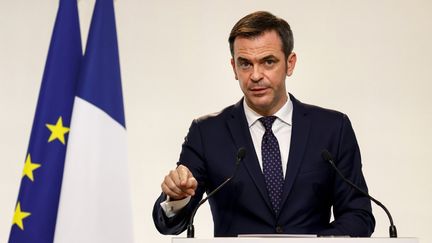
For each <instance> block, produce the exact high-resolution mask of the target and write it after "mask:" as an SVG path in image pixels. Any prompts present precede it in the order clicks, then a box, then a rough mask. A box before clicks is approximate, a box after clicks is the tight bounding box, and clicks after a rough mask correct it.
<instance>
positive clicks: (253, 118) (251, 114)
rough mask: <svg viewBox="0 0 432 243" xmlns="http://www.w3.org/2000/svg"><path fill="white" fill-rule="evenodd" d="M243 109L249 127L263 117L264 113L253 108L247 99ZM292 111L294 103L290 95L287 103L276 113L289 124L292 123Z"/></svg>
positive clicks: (244, 101)
mask: <svg viewBox="0 0 432 243" xmlns="http://www.w3.org/2000/svg"><path fill="white" fill-rule="evenodd" d="M243 109H244V112H245V115H246V120H247V122H248V126H249V128H250V127H251V126H253V125H254V124H255V123H256V122H257V121H258V119H259V118H261V117H263V116H262V115H260V114H258V113H257V112H256V111H254V110H252V108H250V107H249V106H248V104H247V103H246V99H243ZM292 111H293V104H292V101H291V99H290V97H289V95H288V99H287V101H286V102H285V104H284V105H283V106H282V107H281V108H280V109H279V110H278V111H277V112H276V113H275V114H274V116H276V117H277V118H278V119H279V120H281V121H282V122H283V123H286V124H287V125H289V126H291V125H292Z"/></svg>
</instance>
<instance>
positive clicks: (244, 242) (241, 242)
mask: <svg viewBox="0 0 432 243" xmlns="http://www.w3.org/2000/svg"><path fill="white" fill-rule="evenodd" d="M172 243H419V241H418V239H417V238H348V237H318V238H316V237H315V238H309V237H308V238H297V237H253V238H252V237H250V238H249V237H239V238H212V239H200V238H180V237H175V238H172Z"/></svg>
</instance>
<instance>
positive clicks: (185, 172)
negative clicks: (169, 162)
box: [176, 165, 192, 186]
mask: <svg viewBox="0 0 432 243" xmlns="http://www.w3.org/2000/svg"><path fill="white" fill-rule="evenodd" d="M176 171H177V174H178V177H179V179H180V185H182V186H184V185H185V184H186V183H187V180H188V178H189V177H190V176H191V175H192V173H191V172H190V171H189V169H188V168H187V167H186V166H184V165H179V166H178V167H177V169H176Z"/></svg>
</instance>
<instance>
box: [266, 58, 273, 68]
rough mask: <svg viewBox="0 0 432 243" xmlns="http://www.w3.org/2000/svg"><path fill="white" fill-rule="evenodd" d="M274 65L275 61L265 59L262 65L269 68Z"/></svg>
mask: <svg viewBox="0 0 432 243" xmlns="http://www.w3.org/2000/svg"><path fill="white" fill-rule="evenodd" d="M275 63H276V61H275V60H273V59H267V60H265V61H264V64H265V65H266V66H269V67H271V66H273V65H274V64H275Z"/></svg>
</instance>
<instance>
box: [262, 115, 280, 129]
mask: <svg viewBox="0 0 432 243" xmlns="http://www.w3.org/2000/svg"><path fill="white" fill-rule="evenodd" d="M258 120H259V121H260V122H261V123H262V124H263V126H264V128H265V130H266V132H267V131H271V128H272V125H273V122H274V121H275V120H276V117H275V116H263V117H261V118H260V119H258Z"/></svg>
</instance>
